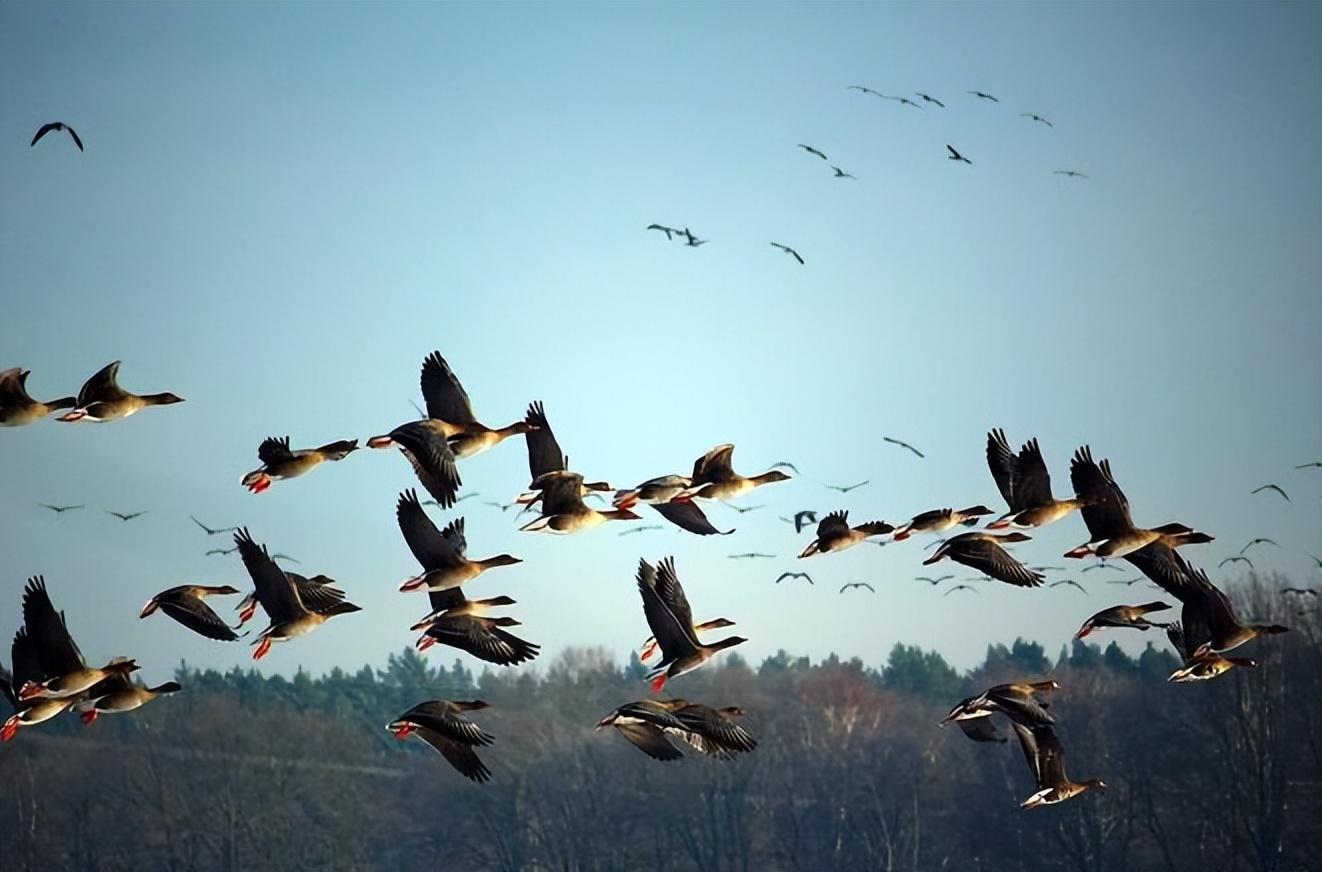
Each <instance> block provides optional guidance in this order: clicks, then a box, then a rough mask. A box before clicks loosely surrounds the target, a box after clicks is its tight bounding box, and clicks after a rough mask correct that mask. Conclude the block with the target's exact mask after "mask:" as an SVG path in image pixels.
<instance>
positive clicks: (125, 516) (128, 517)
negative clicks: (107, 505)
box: [106, 509, 147, 521]
mask: <svg viewBox="0 0 1322 872" xmlns="http://www.w3.org/2000/svg"><path fill="white" fill-rule="evenodd" d="M106 514H107V515H113V516H114V517H116V518H119V519H120V520H121V521H132V520H133V519H134V518H141V517H142V516H143V515H145V514H147V510H146V509H143V510H142V511H141V512H112V511H110V510H109V509H106Z"/></svg>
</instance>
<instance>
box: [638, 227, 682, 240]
mask: <svg viewBox="0 0 1322 872" xmlns="http://www.w3.org/2000/svg"><path fill="white" fill-rule="evenodd" d="M647 229H648V230H660V231H661V232H662V233H664V234H665V235H666V240H667V241H669V240H671V239H673V238H674V237H675V236H679V235H680V234H681V233H682V232H683V231H680V230H677V229H675V228H674V227H667V226H665V225H664V224H648V225H647Z"/></svg>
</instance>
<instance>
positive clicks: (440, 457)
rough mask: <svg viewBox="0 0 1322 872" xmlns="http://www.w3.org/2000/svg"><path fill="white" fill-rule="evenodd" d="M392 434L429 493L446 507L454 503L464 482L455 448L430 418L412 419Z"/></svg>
mask: <svg viewBox="0 0 1322 872" xmlns="http://www.w3.org/2000/svg"><path fill="white" fill-rule="evenodd" d="M390 437H391V438H392V439H393V440H394V441H395V442H396V443H398V444H399V447H400V449H401V450H402V451H403V452H404V456H405V457H407V458H408V461H409V463H410V464H412V466H413V472H414V473H415V474H417V476H418V481H419V482H421V483H422V486H423V487H424V488H426V489H427V493H429V494H431V495H432V498H433V499H435V500H436V502H437V503H439V504H440V506H441V507H442V508H445V509H448V508H450V507H451V506H453V505H454V503H455V496H456V495H457V494H458V492H459V486H460V485H461V484H463V482H462V481H461V480H460V478H459V468H458V466H456V465H455V458H454V452H453V451H451V450H450V445H449V443H448V442H446V441H445V439H444V438H443V437H442V436H441V434H440V433H438V432H436V431H435V430H433V429H432V428H431V427H430V426H428V425H427V422H426V421H411V422H409V423H408V424H402V425H400V426H399V427H396V428H395V429H394V430H392V431H391V433H390Z"/></svg>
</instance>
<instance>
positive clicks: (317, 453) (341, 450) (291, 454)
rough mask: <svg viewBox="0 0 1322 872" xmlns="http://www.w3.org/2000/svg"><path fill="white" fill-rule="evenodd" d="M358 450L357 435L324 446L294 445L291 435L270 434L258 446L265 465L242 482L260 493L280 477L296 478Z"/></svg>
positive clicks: (249, 489)
mask: <svg viewBox="0 0 1322 872" xmlns="http://www.w3.org/2000/svg"><path fill="white" fill-rule="evenodd" d="M356 450H358V440H357V439H341V440H339V441H337V442H331V443H329V444H327V445H323V446H321V447H320V448H299V449H291V448H290V447H289V437H288V436H283V437H280V438H276V437H275V436H268V437H267V438H266V439H264V440H263V441H262V444H261V445H259V446H257V459H258V460H260V461H261V462H262V465H261V466H260V467H259V468H257V469H254V470H253V471H252V472H250V473H248V474H247V475H245V476H244V477H243V479H242V480H241V484H242V485H243V486H244V487H246V488H247V489H248V491H249V492H250V493H255V494H259V493H261V492H262V491H264V490H266V489H267V488H269V487H270V486H271V484H272V483H273V482H274V481H275V479H277V478H296V477H298V476H300V475H302V474H303V473H305V472H310V471H311V470H312V469H313V468H314V467H317V466H320V465H321V464H322V463H323V462H326V461H335V460H343V459H344V458H346V457H348V456H349V454H350V452H353V451H356Z"/></svg>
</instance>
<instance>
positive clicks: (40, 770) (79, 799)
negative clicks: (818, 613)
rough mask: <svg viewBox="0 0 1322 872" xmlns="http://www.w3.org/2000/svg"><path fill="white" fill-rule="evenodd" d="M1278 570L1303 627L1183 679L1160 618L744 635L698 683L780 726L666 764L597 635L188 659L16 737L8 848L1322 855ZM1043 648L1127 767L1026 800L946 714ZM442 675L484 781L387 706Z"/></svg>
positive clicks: (363, 853) (1144, 864) (1275, 864)
mask: <svg viewBox="0 0 1322 872" xmlns="http://www.w3.org/2000/svg"><path fill="white" fill-rule="evenodd" d="M1278 590H1279V586H1278V583H1275V582H1273V583H1270V584H1269V583H1268V582H1264V581H1262V580H1253V581H1252V582H1251V583H1250V584H1249V585H1246V586H1243V587H1241V588H1240V589H1238V590H1237V591H1236V592H1235V595H1236V596H1237V598H1238V599H1239V600H1240V601H1241V602H1243V603H1244V609H1245V611H1246V613H1250V614H1255V615H1273V616H1276V617H1281V618H1288V620H1289V622H1290V623H1291V624H1292V625H1293V627H1294V631H1293V632H1291V633H1289V634H1287V635H1285V636H1279V637H1276V638H1273V639H1270V640H1265V641H1259V642H1257V643H1255V644H1254V645H1253V646H1252V649H1253V650H1252V652H1251V654H1252V656H1253V657H1254V658H1255V659H1256V660H1257V661H1258V663H1259V667H1258V668H1257V669H1237V670H1233V671H1232V672H1231V673H1229V674H1228V675H1226V676H1224V677H1223V678H1221V679H1218V680H1215V681H1211V682H1204V683H1197V684H1185V685H1180V684H1171V683H1168V682H1167V681H1166V678H1167V676H1168V675H1169V674H1170V673H1171V672H1172V671H1173V670H1174V669H1176V668H1177V667H1178V665H1179V662H1178V660H1177V658H1176V657H1175V656H1174V655H1173V654H1172V653H1171V652H1170V650H1169V647H1168V646H1167V645H1166V644H1165V641H1164V639H1163V638H1162V637H1160V636H1158V635H1157V633H1156V632H1152V633H1149V635H1148V641H1149V642H1150V644H1149V645H1148V647H1147V648H1146V649H1145V650H1144V651H1143V652H1142V653H1141V654H1140V655H1139V656H1138V657H1137V658H1134V657H1130V656H1129V655H1127V654H1125V653H1124V651H1123V650H1121V648H1120V647H1119V646H1117V645H1114V644H1110V640H1109V639H1107V637H1105V636H1102V637H1101V642H1102V644H1101V645H1099V646H1095V645H1088V644H1084V643H1082V642H1075V643H1073V645H1072V646H1071V647H1070V648H1068V649H1065V650H1062V651H1060V652H1058V653H1055V654H1054V655H1053V654H1052V653H1051V652H1047V651H1045V650H1044V649H1043V648H1042V646H1041V645H1038V644H1036V643H1034V642H1030V641H1025V640H1015V641H1014V642H1013V643H1012V644H1010V645H1008V646H1007V645H1003V644H995V645H991V646H989V647H988V650H987V654H986V658H985V661H984V663H983V664H982V665H981V666H979V667H977V668H975V669H973V670H971V671H970V672H968V673H967V674H963V675H961V674H959V673H958V672H957V671H956V670H955V669H953V668H951V667H950V666H949V665H948V664H947V663H946V662H945V660H944V659H943V658H942V657H941V655H940V654H938V653H936V652H933V651H925V650H922V649H920V648H918V647H914V646H906V645H899V644H897V645H896V646H895V647H894V648H893V649H892V651H891V653H890V656H889V658H888V660H887V662H886V663H885V664H882V665H880V666H879V667H872V666H869V665H867V664H864V663H862V662H861V661H859V660H858V659H852V660H841V659H839V658H837V657H835V656H831V657H828V658H827V659H825V660H823V661H821V662H819V663H810V662H809V661H808V659H807V658H803V657H796V656H795V655H793V654H791V653H789V652H785V651H781V652H779V653H778V654H776V655H775V656H772V657H769V658H767V659H766V660H764V661H763V662H762V663H761V664H759V665H757V666H756V667H753V666H752V665H750V664H748V663H747V662H745V661H744V660H743V659H742V658H740V657H739V655H738V654H737V653H732V654H730V655H727V656H726V657H725V658H724V659H723V660H722V661H720V664H719V666H718V667H717V668H713V669H710V670H705V671H701V672H698V673H695V674H693V675H689V676H685V677H683V678H682V679H679V680H678V681H676V683H675V688H674V690H675V692H676V693H677V694H682V695H683V696H685V697H687V698H689V699H695V700H700V701H703V702H706V703H708V704H711V705H714V706H724V705H732V704H737V705H739V706H740V707H742V708H743V709H744V710H745V711H746V712H747V713H748V714H747V716H746V718H745V723H746V725H747V726H748V728H749V729H750V731H752V732H753V733H754V734H755V735H756V737H757V739H758V743H759V744H758V748H757V750H756V751H755V752H754V753H751V754H745V755H741V757H740V758H739V759H737V760H735V761H732V762H727V763H722V762H717V761H713V760H708V759H702V758H699V757H692V758H690V759H685V760H681V761H678V762H673V763H657V762H654V761H652V760H649V759H647V758H646V757H644V756H643V755H642V754H639V753H638V752H637V751H636V750H635V749H634V748H633V747H631V746H630V745H629V744H628V743H626V742H625V741H624V740H623V739H622V738H620V737H619V736H617V735H614V732H613V731H603V732H601V733H597V732H594V730H593V726H594V725H595V724H596V722H597V720H598V719H600V718H601V717H602V716H603V715H605V714H606V713H607V712H609V711H610V710H611V709H613V708H614V707H616V706H618V705H620V704H621V703H623V702H626V701H628V700H632V699H640V698H643V697H644V696H645V695H646V685H645V682H644V681H643V675H644V674H645V671H646V670H645V669H644V668H643V667H642V666H641V664H640V663H639V662H638V661H637V658H636V657H635V658H633V659H632V660H631V662H629V663H627V664H625V665H621V664H620V663H619V662H618V661H617V660H616V659H615V658H613V657H612V656H611V655H610V654H609V653H608V652H606V651H603V650H600V649H571V650H568V651H566V652H564V653H563V654H562V655H561V656H560V657H559V658H557V659H556V660H554V661H553V662H552V663H551V664H550V665H549V666H548V667H546V668H544V669H540V670H539V669H530V668H521V669H518V670H503V671H498V672H493V671H484V672H482V673H480V674H475V673H473V672H472V671H470V670H469V669H468V668H466V667H465V666H464V665H463V664H462V663H459V662H457V661H456V662H454V663H453V665H450V666H446V665H438V664H437V660H438V659H439V658H433V659H428V658H425V657H423V656H419V655H418V654H416V653H415V652H414V651H412V650H411V649H407V650H405V651H403V652H402V653H401V654H399V655H395V656H392V657H391V658H390V660H389V663H388V665H387V666H386V667H385V668H384V669H375V668H372V667H368V666H364V667H363V668H362V669H360V670H359V671H357V672H356V673H352V674H350V673H347V672H343V671H340V670H335V671H333V672H331V673H328V674H326V675H323V676H320V677H315V678H314V677H313V676H311V675H309V674H308V673H306V672H302V671H300V672H298V673H297V674H295V675H294V676H293V677H292V678H285V677H282V676H278V675H277V676H271V677H263V676H261V675H259V674H258V673H256V672H252V671H243V670H238V669H235V670H233V671H231V672H228V673H224V674H222V673H218V672H215V671H196V670H193V669H190V668H188V667H187V666H186V665H181V667H180V669H179V670H178V674H177V678H178V680H179V681H180V683H182V684H183V685H184V688H185V692H184V693H183V694H179V695H177V696H174V697H172V698H170V699H167V700H162V701H160V702H157V703H155V704H153V705H150V706H147V707H145V708H144V709H142V710H141V711H140V712H137V713H135V714H133V715H125V716H113V717H105V718H102V719H100V720H98V721H97V723H96V724H95V725H93V726H91V727H88V728H84V727H82V726H81V725H79V724H78V723H77V720H76V719H75V718H73V717H70V716H63V717H61V718H59V719H58V720H56V721H53V722H51V723H48V724H45V725H42V726H41V727H39V728H32V729H26V730H23V731H22V732H21V733H20V735H19V736H18V737H17V738H16V739H15V741H13V742H11V743H9V744H8V745H6V746H5V747H3V748H2V749H0V783H3V784H4V785H6V789H5V790H4V792H3V794H0V797H2V798H0V809H3V811H0V843H3V844H4V845H7V846H16V848H14V849H13V850H10V849H7V850H9V853H7V854H6V855H5V857H4V868H6V869H21V870H26V869H33V870H35V869H42V870H46V869H56V868H69V869H104V870H118V869H125V870H128V869H132V870H152V869H367V868H400V869H412V868H423V867H428V868H449V867H456V868H457V867H459V866H460V865H461V864H462V865H463V866H464V867H466V868H492V869H503V870H516V869H553V868H554V869H612V868H626V867H627V868H657V869H677V870H679V869H683V870H690V869H691V870H735V869H739V870H748V869H805V870H806V869H814V870H815V869H833V868H834V869H846V868H866V869H878V868H880V869H896V870H899V869H906V870H920V869H940V868H946V869H960V870H965V869H986V870H997V872H1001V870H1037V869H1053V870H1054V869H1077V870H1097V872H1103V870H1105V872H1113V870H1125V869H1134V870H1169V872H1181V870H1189V872H1195V870H1197V872H1205V870H1209V869H1215V870H1223V872H1228V870H1241V869H1243V870H1304V869H1315V868H1317V858H1318V857H1319V856H1322V829H1320V828H1319V827H1318V826H1317V821H1318V820H1322V746H1320V745H1319V742H1318V733H1317V729H1318V724H1319V722H1322V653H1320V652H1319V647H1318V640H1319V639H1322V608H1320V607H1319V605H1318V604H1317V602H1316V599H1315V598H1310V599H1309V600H1308V601H1307V602H1304V603H1302V604H1301V603H1300V602H1298V601H1297V600H1294V599H1289V598H1286V597H1283V596H1282V595H1281V594H1279V593H1278V592H1277V591H1278ZM1094 638H1096V637H1094ZM1112 638H1114V636H1112ZM1047 675H1050V676H1051V677H1053V678H1055V679H1056V680H1058V681H1059V682H1060V683H1061V685H1062V687H1061V689H1060V690H1059V691H1058V692H1057V693H1056V694H1055V696H1054V699H1053V700H1052V709H1051V711H1052V714H1053V715H1054V717H1055V718H1056V719H1057V722H1058V724H1059V732H1060V735H1061V738H1062V741H1063V743H1064V746H1065V748H1066V749H1067V753H1068V756H1069V769H1070V773H1071V774H1072V775H1075V776H1076V777H1090V776H1098V777H1102V778H1104V779H1105V780H1106V782H1107V784H1108V785H1109V788H1110V789H1109V790H1108V791H1106V792H1105V793H1098V794H1092V795H1087V796H1083V797H1080V798H1079V799H1077V800H1074V801H1072V802H1070V803H1067V804H1065V805H1063V806H1060V807H1053V808H1047V809H1042V810H1036V811H1023V810H1021V809H1020V808H1019V802H1020V801H1021V800H1022V799H1023V798H1024V797H1026V796H1027V795H1028V794H1029V793H1030V792H1031V791H1032V779H1031V778H1030V776H1029V774H1028V771H1027V768H1026V766H1025V765H1024V760H1023V758H1022V756H1021V754H1020V751H1019V748H1018V747H1017V745H1016V744H1015V742H1014V740H1013V738H1011V741H1009V742H1008V743H1006V744H993V743H988V744H977V745H975V744H974V743H973V742H970V741H968V740H967V739H966V738H965V737H964V736H963V735H962V734H961V733H960V731H959V730H958V729H955V728H953V727H948V728H945V729H942V728H939V727H938V726H937V722H938V721H939V720H940V718H941V716H942V714H944V712H945V711H946V709H948V708H949V706H950V705H952V704H953V703H955V702H957V701H958V700H959V699H960V698H961V697H963V696H967V695H969V694H971V693H974V692H977V691H979V690H981V689H982V688H984V687H986V686H987V685H989V684H993V683H996V682H999V681H1004V680H1013V679H1020V678H1032V677H1040V676H1047ZM436 697H441V698H449V699H472V698H481V699H484V700H486V701H488V702H490V703H491V704H492V707H491V708H490V709H488V710H485V711H483V712H479V713H477V715H476V716H475V719H476V720H477V721H478V722H479V723H480V724H481V725H482V726H483V728H484V729H486V730H487V731H488V732H490V733H491V734H492V735H493V736H494V737H495V743H494V744H493V745H491V746H490V747H489V748H486V749H484V750H483V758H484V760H485V762H486V763H487V765H488V766H489V767H490V769H491V771H492V773H493V778H492V781H491V782H490V783H488V784H484V785H474V784H470V783H469V782H467V781H465V780H464V779H463V778H461V777H460V776H459V775H458V774H457V773H456V772H454V771H453V770H452V769H451V768H449V767H448V766H446V765H445V763H444V762H443V761H442V760H440V758H439V757H437V756H436V755H435V754H434V753H432V752H431V751H430V750H428V749H427V748H426V747H425V746H423V745H422V744H421V743H416V742H408V743H402V744H401V743H399V742H396V741H395V740H394V738H393V737H391V735H390V734H389V733H388V732H386V730H385V729H384V725H385V723H386V722H387V721H388V720H390V719H391V718H392V717H394V716H395V715H396V714H398V713H399V712H402V711H404V710H405V709H407V708H409V707H410V706H411V705H413V704H414V703H416V702H418V701H420V700H423V699H430V698H436Z"/></svg>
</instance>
